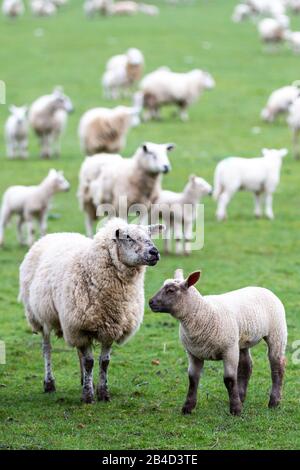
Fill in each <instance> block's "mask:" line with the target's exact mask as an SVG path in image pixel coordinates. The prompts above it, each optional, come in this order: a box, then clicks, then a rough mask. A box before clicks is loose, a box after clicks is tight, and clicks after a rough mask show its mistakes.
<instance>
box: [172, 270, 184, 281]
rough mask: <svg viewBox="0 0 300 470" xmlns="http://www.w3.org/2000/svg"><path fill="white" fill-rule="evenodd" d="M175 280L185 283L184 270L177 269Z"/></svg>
mask: <svg viewBox="0 0 300 470" xmlns="http://www.w3.org/2000/svg"><path fill="white" fill-rule="evenodd" d="M174 279H177V280H178V281H184V277H183V269H176V271H175V273H174Z"/></svg>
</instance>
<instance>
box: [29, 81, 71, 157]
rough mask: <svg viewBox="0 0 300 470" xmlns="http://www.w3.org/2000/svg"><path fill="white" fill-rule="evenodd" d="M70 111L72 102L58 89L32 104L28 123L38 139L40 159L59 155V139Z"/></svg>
mask: <svg viewBox="0 0 300 470" xmlns="http://www.w3.org/2000/svg"><path fill="white" fill-rule="evenodd" d="M72 111H73V105H72V102H71V100H70V98H69V97H68V96H66V95H64V94H63V92H62V89H61V88H60V87H57V88H55V89H54V91H53V92H52V93H51V94H50V95H44V96H41V97H40V98H38V99H37V100H36V101H34V102H33V103H32V105H31V107H30V110H29V123H30V125H31V127H32V129H33V130H34V132H35V133H36V135H37V137H38V138H39V141H40V146H41V157H42V158H50V157H51V156H53V155H56V156H57V157H58V156H59V155H60V138H61V135H62V133H63V132H64V130H65V128H66V125H67V120H68V114H69V113H71V112H72Z"/></svg>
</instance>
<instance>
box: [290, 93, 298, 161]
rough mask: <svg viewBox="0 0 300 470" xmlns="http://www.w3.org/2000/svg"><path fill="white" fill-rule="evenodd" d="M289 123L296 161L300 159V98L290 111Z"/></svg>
mask: <svg viewBox="0 0 300 470" xmlns="http://www.w3.org/2000/svg"><path fill="white" fill-rule="evenodd" d="M287 123H288V125H289V127H290V129H291V131H292V133H293V152H294V157H295V158H296V160H299V159H300V147H299V134H300V97H299V98H297V99H296V100H295V101H294V103H293V104H292V105H291V107H290V109H289V115H288V117H287Z"/></svg>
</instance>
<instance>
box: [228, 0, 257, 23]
mask: <svg viewBox="0 0 300 470" xmlns="http://www.w3.org/2000/svg"><path fill="white" fill-rule="evenodd" d="M251 14H252V9H251V7H250V6H249V5H246V4H245V3H239V4H238V5H236V6H235V8H234V11H233V14H232V17H231V19H232V21H233V22H234V23H241V22H242V21H244V20H245V19H247V18H249V17H250V16H251Z"/></svg>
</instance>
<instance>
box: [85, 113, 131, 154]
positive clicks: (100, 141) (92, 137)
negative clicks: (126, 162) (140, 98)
mask: <svg viewBox="0 0 300 470" xmlns="http://www.w3.org/2000/svg"><path fill="white" fill-rule="evenodd" d="M139 113H140V109H138V108H130V107H128V106H117V107H116V108H113V109H110V108H93V109H90V110H88V111H86V112H85V113H84V114H83V116H82V117H81V119H80V122H79V127H78V135H79V140H80V145H81V149H82V151H83V152H84V153H85V155H94V154H95V153H100V152H108V153H113V152H119V151H120V150H122V149H123V148H124V147H125V145H126V138H127V133H128V132H129V129H130V128H131V127H134V126H137V125H139V124H140V119H139Z"/></svg>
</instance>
